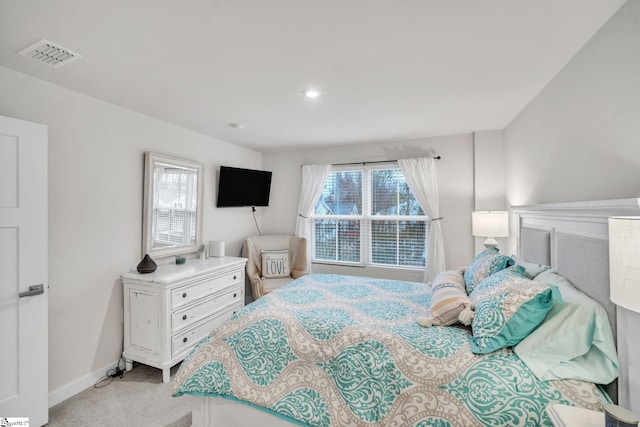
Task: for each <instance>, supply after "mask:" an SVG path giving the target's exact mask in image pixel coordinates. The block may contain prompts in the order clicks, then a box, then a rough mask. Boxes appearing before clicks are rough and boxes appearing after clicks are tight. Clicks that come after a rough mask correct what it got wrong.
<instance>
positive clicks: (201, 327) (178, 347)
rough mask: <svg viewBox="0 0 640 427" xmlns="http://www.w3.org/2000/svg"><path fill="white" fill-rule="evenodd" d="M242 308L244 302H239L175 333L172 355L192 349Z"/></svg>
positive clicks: (172, 342)
mask: <svg viewBox="0 0 640 427" xmlns="http://www.w3.org/2000/svg"><path fill="white" fill-rule="evenodd" d="M241 308H242V303H238V304H237V305H235V306H231V307H229V308H228V309H227V310H223V311H221V312H218V313H216V314H214V315H213V316H211V317H209V318H207V319H206V320H204V321H203V322H202V323H199V324H197V325H196V326H195V327H193V328H191V329H189V330H187V331H185V332H182V333H179V334H177V335H174V336H173V337H172V338H171V355H172V357H176V356H178V355H179V354H180V353H182V352H185V351H188V350H189V349H191V348H192V347H193V346H194V345H195V344H196V343H197V342H198V341H200V340H201V339H202V338H204V337H205V336H206V335H208V334H209V333H210V332H211V331H213V330H214V329H215V328H217V327H218V326H220V325H221V324H222V322H224V321H225V320H227V319H229V318H230V317H231V316H232V315H233V313H235V312H236V311H238V310H240V309H241Z"/></svg>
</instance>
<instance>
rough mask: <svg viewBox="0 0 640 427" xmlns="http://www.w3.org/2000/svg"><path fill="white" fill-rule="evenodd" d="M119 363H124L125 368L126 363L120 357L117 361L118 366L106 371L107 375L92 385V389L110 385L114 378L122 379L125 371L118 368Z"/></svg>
mask: <svg viewBox="0 0 640 427" xmlns="http://www.w3.org/2000/svg"><path fill="white" fill-rule="evenodd" d="M121 363H124V364H125V366H126V363H127V361H126V360H125V359H124V357H122V356H120V359H119V360H118V366H116V367H115V368H112V369H109V370H107V373H106V374H105V376H104V377H102V378H100V379H99V380H98V381H96V383H95V384H94V385H93V387H94V388H102V387H106V386H108V385H109V384H111V381H113V379H114V378H118V377H119V378H122V377H123V376H124V373H125V372H126V371H125V370H124V367H120V364H121Z"/></svg>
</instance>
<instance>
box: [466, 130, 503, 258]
mask: <svg viewBox="0 0 640 427" xmlns="http://www.w3.org/2000/svg"><path fill="white" fill-rule="evenodd" d="M504 184H505V183H504V139H503V134H502V131H501V130H492V131H477V132H474V133H473V202H474V208H473V210H474V211H502V210H505V208H506V206H505V197H504V195H505V193H504V191H505V190H504ZM492 237H495V236H492ZM484 241H485V238H484V237H476V238H475V246H474V249H475V253H479V252H481V251H483V250H484V249H485V247H484V245H483V244H482V243H483V242H484ZM496 241H497V242H498V247H499V248H500V249H501V250H502V253H506V250H507V245H508V241H507V239H506V238H500V237H498V238H496ZM510 254H511V253H508V254H507V255H510Z"/></svg>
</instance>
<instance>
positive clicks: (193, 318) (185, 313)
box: [171, 285, 244, 332]
mask: <svg viewBox="0 0 640 427" xmlns="http://www.w3.org/2000/svg"><path fill="white" fill-rule="evenodd" d="M242 301H244V295H243V286H241V285H238V286H233V287H231V288H229V289H227V290H226V291H224V292H219V293H216V294H214V296H213V297H211V298H209V297H207V298H206V299H203V300H202V301H198V302H196V303H195V304H194V305H190V306H187V307H185V308H181V309H180V310H177V311H175V312H173V313H172V314H171V331H172V332H177V331H179V330H180V329H183V328H185V327H187V326H189V325H192V324H194V323H196V322H197V321H199V320H200V319H204V318H205V317H207V316H209V315H211V314H212V313H215V312H216V311H220V310H226V309H227V308H228V306H230V305H233V304H236V303H238V302H242Z"/></svg>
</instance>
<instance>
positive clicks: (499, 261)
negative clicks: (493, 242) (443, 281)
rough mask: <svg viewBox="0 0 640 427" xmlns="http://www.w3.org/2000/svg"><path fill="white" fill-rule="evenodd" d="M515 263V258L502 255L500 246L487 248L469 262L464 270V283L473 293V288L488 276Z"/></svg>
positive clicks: (468, 291)
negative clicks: (499, 249)
mask: <svg viewBox="0 0 640 427" xmlns="http://www.w3.org/2000/svg"><path fill="white" fill-rule="evenodd" d="M513 264H514V261H513V259H511V258H510V257H508V256H506V255H500V252H499V251H498V248H487V249H486V250H484V251H482V252H480V253H479V254H478V255H476V257H475V258H474V259H472V260H471V262H469V264H468V265H467V267H466V271H465V272H464V283H465V285H466V287H467V293H468V294H469V295H471V292H473V288H474V287H475V286H476V285H477V284H478V283H480V282H481V281H482V280H484V279H485V278H486V277H489V276H491V275H492V274H494V273H497V272H498V271H500V270H504V269H505V268H507V267H509V266H511V265H513Z"/></svg>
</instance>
